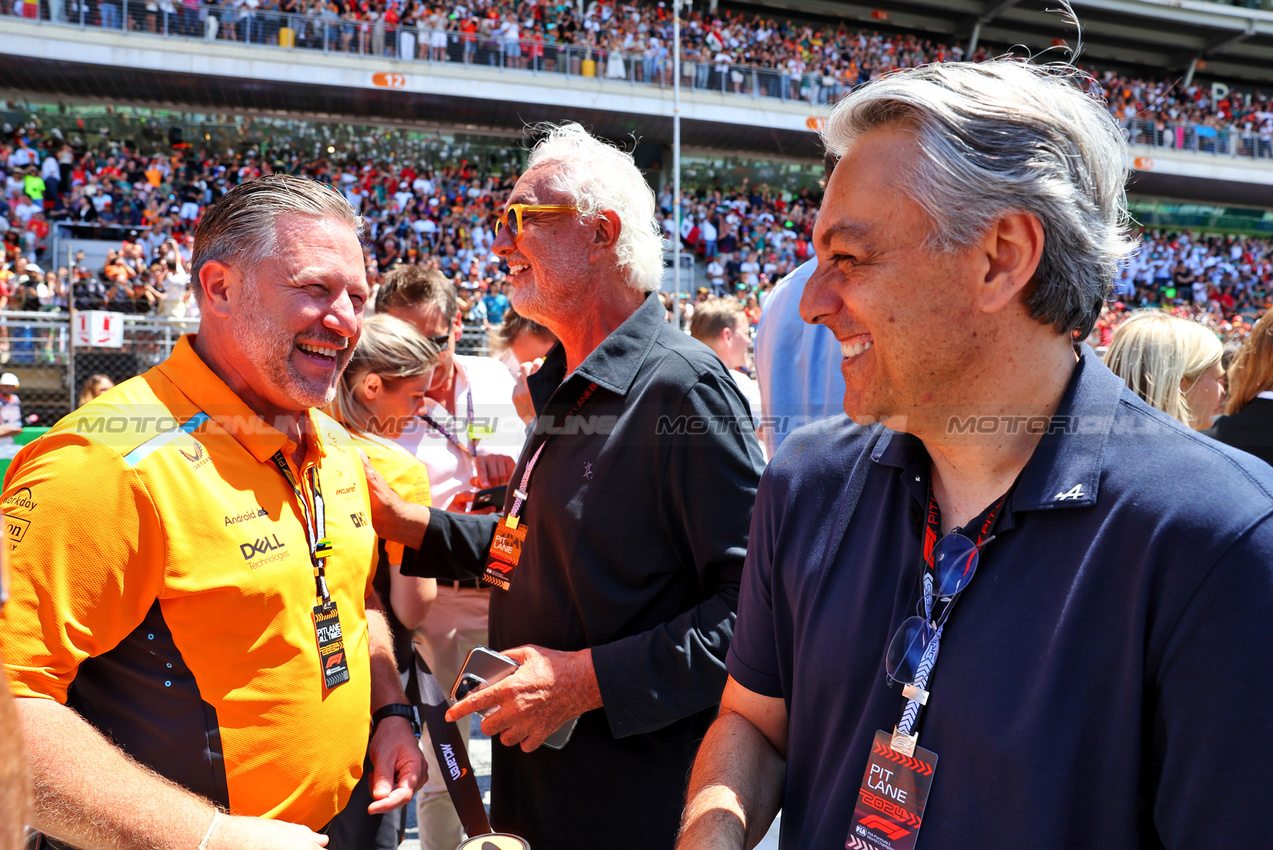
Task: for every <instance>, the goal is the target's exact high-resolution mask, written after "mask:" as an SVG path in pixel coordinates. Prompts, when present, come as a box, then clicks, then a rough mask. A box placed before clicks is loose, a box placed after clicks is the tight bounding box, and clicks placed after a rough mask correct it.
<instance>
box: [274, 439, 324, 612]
mask: <svg viewBox="0 0 1273 850" xmlns="http://www.w3.org/2000/svg"><path fill="white" fill-rule="evenodd" d="M270 460H272V461H274V465H275V466H277V467H278V471H279V472H281V473H283V477H284V478H286V479H287V483H288V484H289V485H290V486H291V488H292V492H293V493H295V494H296V501H297V502H298V503H299V504H300V506H301V513H302V514H304V516H305V542H306V543H307V544H308V545H309V560H310V562H311V563H312V564H313V565H314V588H315V593H316V594H317V596H318V598H319V599H321V600H322V601H323V604H324V605H326V604H328V603H330V602H331V593H330V592H329V591H328V590H327V558H328V556H329V555H331V553H332V542H331V541H330V540H328V539H327V512H326V510H325V508H324V507H323V486H322V482H321V481H319V478H318V467H317V465H314V466H311V467H310V468H309V487H310V491H311V492H312V493H313V494H314V509H313V510H312V511H311V510H310V507H309V501H308V500H307V499H306V498H305V494H304V492H302V491H301V488H300V485H299V484H297V482H296V476H294V475H292V470H291V467H289V466H288V465H287V458H286V457H284V456H283V450H282V449H280V450H278V451H276V452H275V453H274V454H273V455H272V456H271V457H270Z"/></svg>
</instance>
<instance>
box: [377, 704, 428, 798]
mask: <svg viewBox="0 0 1273 850" xmlns="http://www.w3.org/2000/svg"><path fill="white" fill-rule="evenodd" d="M369 754H370V756H371V796H372V799H374V800H375V802H374V803H372V804H371V805H370V806H368V807H367V814H370V815H378V814H382V813H384V812H389V811H393V810H394V809H396V808H398V807H399V806H402V805H405V804H406V803H407V802H408V801H409V800H410V799H411V795H412V794H414V793H415V792H416V790H417V789H419V787H420V786H421V785H422V784H424V778H425V773H426V768H425V766H424V756H423V755H422V754H421V753H420V745H419V742H418V741H416V737H415V734H414V733H412V731H411V724H410V723H408V722H407V720H406V718H403V717H386V718H385V719H384V720H382V721H380V722H379V723H377V724H376V734H375V735H373V736H372V738H371V747H370V750H369Z"/></svg>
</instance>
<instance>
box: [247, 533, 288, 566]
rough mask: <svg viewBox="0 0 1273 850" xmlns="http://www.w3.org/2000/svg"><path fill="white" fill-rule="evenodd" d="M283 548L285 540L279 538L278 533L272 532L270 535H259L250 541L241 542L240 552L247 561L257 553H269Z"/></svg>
mask: <svg viewBox="0 0 1273 850" xmlns="http://www.w3.org/2000/svg"><path fill="white" fill-rule="evenodd" d="M282 548H283V541H282V540H279V539H278V535H277V534H271V535H269V536H268V537H258V538H256V539H255V540H253V541H251V542H249V543H240V544H239V552H241V553H242V554H243V560H245V561H250V560H252V559H253V558H255V557H256V556H257V555H268V554H270V553H271V552H274V551H277V550H279V549H282Z"/></svg>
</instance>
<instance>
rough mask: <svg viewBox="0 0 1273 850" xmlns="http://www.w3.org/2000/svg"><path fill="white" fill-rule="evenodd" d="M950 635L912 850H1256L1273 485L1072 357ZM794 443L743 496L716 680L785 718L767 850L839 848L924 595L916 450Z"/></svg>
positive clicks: (836, 421)
mask: <svg viewBox="0 0 1273 850" xmlns="http://www.w3.org/2000/svg"><path fill="white" fill-rule="evenodd" d="M1053 424H1054V425H1055V426H1056V428H1057V431H1056V432H1055V433H1054V434H1053V435H1051V436H1047V437H1044V438H1043V441H1042V442H1041V443H1040V444H1039V446H1038V447H1037V448H1036V450H1035V451H1034V454H1033V456H1032V457H1031V458H1030V460H1029V462H1028V463H1027V464H1026V466H1025V468H1024V470H1023V471H1022V473H1021V475H1020V478H1019V479H1018V482H1017V485H1016V487H1015V488H1014V489H1013V491H1012V494H1011V496H1010V498H1009V501H1008V503H1007V506H1006V507H1005V510H1004V512H1003V515H1002V516H1001V519H1000V521H999V524H998V526H997V527H996V529H995V533H996V535H997V537H996V538H995V539H994V540H992V541H990V542H989V543H988V544H987V545H986V547H985V549H984V550H983V552H982V557H981V561H980V566H979V568H978V571H977V574H976V576H975V578H974V579H973V580H972V582H971V584H970V585H969V587H968V589H967V590H966V591H965V592H964V594H963V595H962V596H961V597H960V599H959V601H958V603H957V605H956V606H955V609H954V611H953V613H952V615H951V618H950V620H949V622H948V624H947V626H946V630H945V633H944V635H943V637H942V642H941V650H940V654H939V656H938V658H937V664H936V667H935V668H934V672H933V677H932V679H931V680H930V690H931V698H930V699H929V701H928V705H927V707H926V708H925V709H924V711H923V714H922V715H921V718H920V726H919V727H918V732H919V745H920V746H921V747H925V748H927V749H930V750H932V751H934V752H936V753H937V756H938V762H937V770H936V773H935V775H934V780H933V785H932V792H931V797H930V798H929V802H928V808H927V811H926V812H925V814H924V820H923V827H922V829H921V830H920V834H919V840H918V845H917V846H918V847H919V848H967V847H1013V848H1024V847H1028V848H1032V850H1038V848H1045V850H1046V848H1056V850H1062V848H1077V847H1082V848H1089V850H1090V849H1091V848H1108V850H1130V848H1158V847H1173V848H1175V847H1263V846H1267V845H1268V826H1267V824H1265V823H1264V821H1263V819H1262V818H1260V817H1258V816H1251V815H1250V813H1252V812H1259V811H1262V810H1263V809H1262V807H1263V806H1264V805H1266V804H1267V799H1266V798H1267V796H1268V789H1269V788H1270V787H1271V785H1270V778H1269V765H1270V764H1271V763H1273V734H1270V730H1273V681H1271V679H1273V677H1270V672H1271V671H1273V641H1270V640H1269V636H1268V632H1269V624H1270V623H1273V469H1270V468H1269V467H1268V466H1266V465H1264V464H1261V463H1258V462H1254V461H1253V460H1252V459H1251V458H1250V456H1249V455H1245V454H1242V453H1241V452H1237V451H1234V450H1232V449H1230V448H1228V447H1226V446H1222V445H1220V444H1219V443H1216V442H1215V441H1213V440H1210V439H1208V438H1206V437H1204V436H1201V435H1200V434H1198V433H1197V432H1194V431H1191V430H1189V429H1188V428H1186V427H1184V426H1183V425H1181V424H1180V423H1178V422H1176V421H1175V420H1174V419H1171V418H1170V417H1167V416H1166V415H1164V414H1162V413H1160V412H1158V411H1156V410H1153V409H1151V408H1150V407H1148V406H1147V405H1146V404H1144V403H1143V402H1142V401H1140V400H1139V399H1138V398H1136V397H1135V396H1134V395H1133V394H1132V393H1131V392H1130V391H1129V390H1128V389H1127V388H1126V386H1124V385H1123V383H1122V381H1121V380H1119V379H1118V378H1117V377H1116V376H1114V375H1113V374H1112V373H1111V372H1110V371H1109V370H1108V369H1107V368H1106V367H1105V366H1104V365H1103V364H1101V363H1100V361H1099V360H1098V359H1097V358H1096V356H1095V355H1094V354H1093V353H1092V351H1091V349H1089V348H1086V347H1084V348H1083V353H1082V359H1081V362H1080V363H1079V364H1078V366H1077V367H1076V369H1075V372H1074V375H1073V377H1072V378H1071V380H1070V383H1069V386H1068V388H1067V390H1066V392H1065V394H1064V397H1063V399H1062V401H1061V404H1060V408H1059V409H1058V411H1057V414H1056V417H1055V418H1054V420H1053ZM864 433H865V432H864V430H863V429H859V428H857V427H856V426H854V425H852V423H850V422H849V421H848V419H847V418H846V417H842V416H841V417H836V418H832V419H828V420H825V421H823V422H820V423H815V424H813V425H809V426H807V427H805V428H801V429H799V430H797V431H796V432H795V433H794V434H792V435H791V436H790V437H789V438H788V439H787V441H786V442H784V443H783V445H782V449H781V450H780V451H779V452H778V453H777V455H776V456H775V457H774V459H773V461H772V462H771V463H770V466H769V469H768V470H767V471H766V473H765V476H764V478H763V480H762V482H761V487H760V492H759V495H758V496H757V502H756V510H755V516H754V519H753V525H752V534H751V545H750V550H749V551H748V556H747V568H746V572H745V576H744V581H743V592H742V597H741V599H740V602H739V615H738V623H737V632H736V635H735V638H734V641H733V645H732V648H731V650H730V655H729V671H730V673H731V675H733V676H734V678H735V679H737V680H738V682H739V683H740V684H742V685H743V686H744V687H746V688H748V689H750V690H752V691H755V692H757V693H761V694H765V695H767V696H771V697H781V698H782V699H783V700H784V701H785V703H786V706H787V711H788V715H789V720H790V739H789V747H788V754H787V762H786V773H787V775H786V796H785V798H784V801H783V806H784V811H783V818H782V842H783V846H784V847H793V848H825V847H842V846H844V845H845V839H846V837H848V833H849V829H850V827H851V826H852V825H853V810H854V804H855V802H856V799H857V792H858V789H859V787H860V785H861V782H862V777H863V772H864V770H865V768H866V760H867V753H868V751H869V750H870V747H871V742H872V739H873V737H874V735H875V732H876V730H881V729H882V730H886V731H891V730H892V729H893V727H894V726H895V725H896V724H897V722H898V720H899V719H900V718H901V714H902V709H903V706H904V704H905V700H904V699H903V697H902V694H901V689H900V688H899V687H896V686H889V685H888V684H887V682H886V676H885V671H884V654H885V650H886V648H887V646H888V642H889V639H890V638H891V637H892V635H893V634H894V632H895V631H896V630H897V628H898V627H899V625H900V624H901V623H902V621H903V620H904V619H905V618H906V617H908V616H910V615H912V614H914V613H915V611H916V604H917V602H918V600H919V599H920V595H921V591H920V584H919V576H920V569H921V566H920V565H921V549H920V541H921V534H922V512H923V509H924V504H925V500H926V498H927V492H928V481H929V465H930V461H929V458H928V454H927V452H926V451H925V450H924V447H923V445H922V444H920V443H919V441H917V440H915V439H914V438H913V437H908V436H906V435H902V434H895V433H891V432H885V436H884V438H883V439H881V441H880V443H879V444H878V445H877V446H876V447H875V449H874V451H873V453H872V454H871V456H870V467H869V473H868V477H867V479H866V484H865V489H864V490H863V492H862V497H861V500H860V502H859V503H858V505H857V509H856V511H854V512H853V514H852V516H851V517H850V516H847V515H845V514H844V512H843V511H842V510H841V509H840V504H839V494H840V493H841V492H842V491H843V488H844V485H845V483H846V481H847V480H848V471H849V469H851V467H852V464H853V462H854V461H855V460H856V459H857V458H858V457H860V456H861V452H862V446H863V442H864V440H863V434H864Z"/></svg>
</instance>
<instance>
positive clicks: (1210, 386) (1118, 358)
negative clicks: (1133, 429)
mask: <svg viewBox="0 0 1273 850" xmlns="http://www.w3.org/2000/svg"><path fill="white" fill-rule="evenodd" d="M1223 352H1224V349H1223V346H1221V344H1220V340H1219V339H1218V338H1217V337H1216V335H1215V334H1214V333H1212V332H1211V331H1209V330H1207V329H1206V328H1204V327H1202V326H1201V325H1199V324H1197V323H1196V322H1190V321H1186V320H1185V319H1179V318H1176V317H1175V316H1172V315H1169V314H1167V313H1164V312H1163V311H1161V310H1138V311H1136V312H1135V313H1133V314H1132V317H1131V318H1130V319H1128V320H1127V321H1125V322H1123V324H1122V325H1120V326H1119V328H1118V330H1116V331H1115V332H1114V338H1113V340H1112V341H1111V342H1110V346H1109V351H1108V352H1106V354H1105V365H1106V366H1108V367H1109V368H1110V369H1111V370H1112V371H1113V372H1114V374H1115V375H1118V376H1119V377H1120V378H1122V379H1123V380H1124V381H1125V382H1126V383H1127V386H1128V387H1129V388H1131V391H1132V392H1134V393H1136V395H1138V396H1140V397H1141V398H1142V399H1144V400H1145V401H1146V402H1148V403H1149V404H1151V405H1153V406H1154V407H1156V408H1158V409H1159V410H1161V411H1163V412H1164V413H1166V414H1167V415H1168V416H1171V417H1173V418H1175V419H1178V420H1180V421H1181V422H1183V423H1184V424H1186V425H1188V426H1189V427H1190V428H1193V429H1195V430H1198V431H1201V430H1203V429H1205V428H1210V427H1211V422H1212V420H1214V419H1215V418H1216V416H1218V415H1219V414H1220V411H1221V409H1222V405H1223V401H1224V371H1223V370H1222V369H1221V368H1220V356H1221V354H1223Z"/></svg>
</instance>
